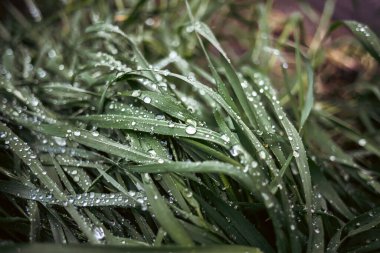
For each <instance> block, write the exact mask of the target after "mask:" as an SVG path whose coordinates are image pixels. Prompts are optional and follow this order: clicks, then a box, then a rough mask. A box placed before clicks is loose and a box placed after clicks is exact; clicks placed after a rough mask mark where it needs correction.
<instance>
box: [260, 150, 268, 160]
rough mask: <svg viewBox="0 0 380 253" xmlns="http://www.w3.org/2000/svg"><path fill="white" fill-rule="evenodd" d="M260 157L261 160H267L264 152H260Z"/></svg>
mask: <svg viewBox="0 0 380 253" xmlns="http://www.w3.org/2000/svg"><path fill="white" fill-rule="evenodd" d="M259 157H260V159H262V160H264V159H265V158H267V155H266V154H265V151H264V150H261V151H260V152H259Z"/></svg>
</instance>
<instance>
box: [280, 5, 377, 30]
mask: <svg viewBox="0 0 380 253" xmlns="http://www.w3.org/2000/svg"><path fill="white" fill-rule="evenodd" d="M277 1H282V0H277ZM309 2H310V4H311V5H312V6H313V7H314V8H316V9H317V10H319V11H322V10H323V6H324V4H325V2H326V1H324V0H309ZM334 19H353V20H356V21H359V22H362V23H365V24H367V25H368V26H369V27H371V28H372V29H373V30H374V31H376V33H377V34H380V0H337V2H336V6H335V12H334Z"/></svg>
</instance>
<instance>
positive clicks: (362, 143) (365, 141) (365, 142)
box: [358, 139, 367, 147]
mask: <svg viewBox="0 0 380 253" xmlns="http://www.w3.org/2000/svg"><path fill="white" fill-rule="evenodd" d="M358 144H359V146H362V147H364V146H365V145H366V144H367V140H366V139H360V140H359V141H358Z"/></svg>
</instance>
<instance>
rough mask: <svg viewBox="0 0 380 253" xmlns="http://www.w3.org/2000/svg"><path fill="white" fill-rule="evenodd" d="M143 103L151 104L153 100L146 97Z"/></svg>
mask: <svg viewBox="0 0 380 253" xmlns="http://www.w3.org/2000/svg"><path fill="white" fill-rule="evenodd" d="M143 101H144V103H146V104H150V102H152V99H151V98H150V97H144V99H143Z"/></svg>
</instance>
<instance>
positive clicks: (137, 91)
mask: <svg viewBox="0 0 380 253" xmlns="http://www.w3.org/2000/svg"><path fill="white" fill-rule="evenodd" d="M140 95H141V90H134V91H132V97H139V96H140Z"/></svg>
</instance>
